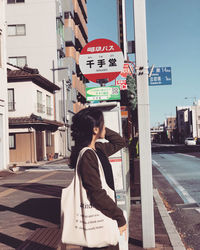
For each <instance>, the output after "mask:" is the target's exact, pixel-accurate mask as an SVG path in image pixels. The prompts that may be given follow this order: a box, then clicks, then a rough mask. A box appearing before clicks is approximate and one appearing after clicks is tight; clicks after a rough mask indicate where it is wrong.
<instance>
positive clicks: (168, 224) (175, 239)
mask: <svg viewBox="0 0 200 250" xmlns="http://www.w3.org/2000/svg"><path fill="white" fill-rule="evenodd" d="M153 196H154V200H155V202H156V204H157V207H158V211H159V213H160V216H161V218H162V221H163V223H164V225H165V228H166V231H167V234H168V236H169V239H170V242H171V244H172V247H173V249H179V250H185V247H184V244H183V242H182V240H181V237H180V235H179V233H178V232H177V230H176V227H175V226H174V223H173V221H172V219H171V217H170V215H169V214H168V212H167V209H166V207H165V206H164V204H163V201H162V199H161V197H160V195H159V193H158V190H157V189H154V190H153Z"/></svg>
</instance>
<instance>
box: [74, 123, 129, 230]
mask: <svg viewBox="0 0 200 250" xmlns="http://www.w3.org/2000/svg"><path fill="white" fill-rule="evenodd" d="M105 139H106V140H108V141H109V142H105V143H102V142H96V144H95V147H96V149H98V150H101V151H102V152H103V153H104V154H105V155H106V156H107V157H109V156H110V155H112V154H114V153H115V152H117V151H119V150H120V149H121V148H123V147H124V146H125V141H124V139H123V138H122V137H121V136H120V135H119V134H118V133H116V132H114V131H112V130H111V129H108V128H106V135H105ZM78 168H79V173H80V176H81V179H82V183H83V186H84V188H85V189H86V190H87V194H88V197H89V199H90V202H91V203H92V205H93V206H94V207H95V208H96V209H98V210H100V211H101V212H102V213H103V214H104V215H106V216H108V217H109V218H112V219H113V220H116V221H117V223H118V226H119V227H121V226H123V225H125V224H126V220H125V218H124V216H123V212H122V210H121V209H120V208H119V207H118V206H117V204H116V203H115V202H114V201H113V200H112V199H111V198H110V197H109V196H108V195H107V193H106V191H105V190H104V189H102V186H101V180H100V174H99V167H98V161H97V157H96V155H95V153H94V152H93V151H92V150H90V149H88V150H86V151H85V153H84V154H83V156H82V158H81V160H80V162H79V167H78Z"/></svg>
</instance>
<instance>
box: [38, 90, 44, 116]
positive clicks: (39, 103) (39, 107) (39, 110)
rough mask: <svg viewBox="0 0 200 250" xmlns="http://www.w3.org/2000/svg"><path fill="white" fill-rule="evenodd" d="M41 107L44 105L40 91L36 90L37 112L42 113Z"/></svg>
mask: <svg viewBox="0 0 200 250" xmlns="http://www.w3.org/2000/svg"><path fill="white" fill-rule="evenodd" d="M43 107H44V105H42V92H41V91H39V90H37V112H38V113H44V109H43Z"/></svg>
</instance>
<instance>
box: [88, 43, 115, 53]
mask: <svg viewBox="0 0 200 250" xmlns="http://www.w3.org/2000/svg"><path fill="white" fill-rule="evenodd" d="M87 51H88V52H92V53H93V52H106V51H108V52H110V51H114V46H113V45H110V46H103V47H102V46H98V47H89V48H87Z"/></svg>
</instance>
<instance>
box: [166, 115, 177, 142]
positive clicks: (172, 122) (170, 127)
mask: <svg viewBox="0 0 200 250" xmlns="http://www.w3.org/2000/svg"><path fill="white" fill-rule="evenodd" d="M165 130H166V132H167V137H168V140H169V141H170V142H175V140H176V117H167V118H166V120H165Z"/></svg>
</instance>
